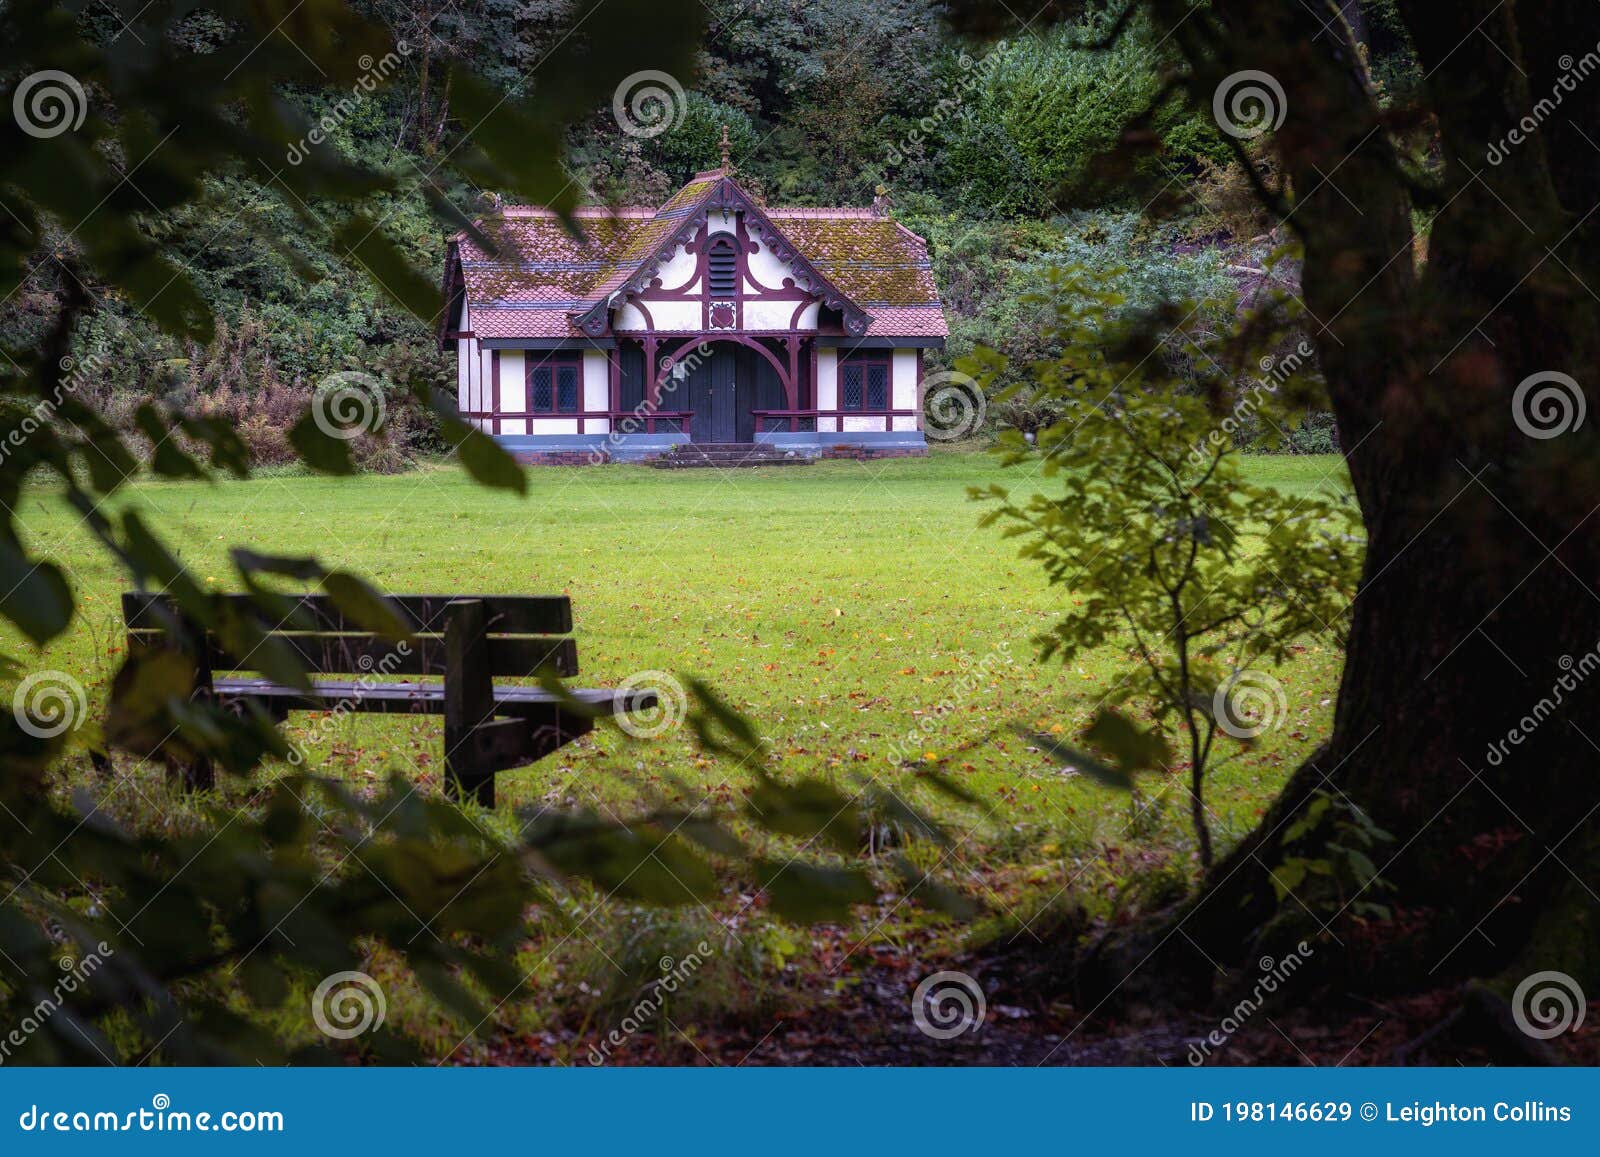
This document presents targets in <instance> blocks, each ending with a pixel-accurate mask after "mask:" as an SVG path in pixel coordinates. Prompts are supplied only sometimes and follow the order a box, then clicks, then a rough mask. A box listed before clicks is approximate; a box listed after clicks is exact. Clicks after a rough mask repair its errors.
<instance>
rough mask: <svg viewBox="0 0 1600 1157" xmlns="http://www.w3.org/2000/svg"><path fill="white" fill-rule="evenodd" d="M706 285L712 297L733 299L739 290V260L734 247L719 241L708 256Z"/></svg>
mask: <svg viewBox="0 0 1600 1157" xmlns="http://www.w3.org/2000/svg"><path fill="white" fill-rule="evenodd" d="M706 285H707V287H708V288H709V289H710V291H711V296H712V297H720V298H728V297H733V296H734V295H735V294H737V293H738V290H739V259H738V257H737V256H736V255H735V254H734V252H733V246H732V245H730V244H728V242H726V241H718V242H716V243H715V244H714V245H712V246H711V252H709V253H707V254H706Z"/></svg>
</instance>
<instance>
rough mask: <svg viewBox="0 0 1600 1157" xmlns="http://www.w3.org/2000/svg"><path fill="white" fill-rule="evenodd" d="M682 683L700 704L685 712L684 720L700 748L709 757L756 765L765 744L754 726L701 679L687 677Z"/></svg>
mask: <svg viewBox="0 0 1600 1157" xmlns="http://www.w3.org/2000/svg"><path fill="white" fill-rule="evenodd" d="M685 682H687V683H688V684H689V690H690V691H692V692H693V693H694V697H695V698H696V699H697V700H698V701H699V703H700V708H699V709H698V710H695V711H691V712H689V719H688V722H689V728H690V730H692V731H693V732H694V735H695V738H696V739H697V740H698V741H699V743H700V745H701V746H702V747H704V748H705V749H706V750H707V751H709V752H711V753H712V754H713V755H723V756H727V757H729V758H731V759H736V760H739V761H740V762H746V761H749V762H753V763H757V766H759V761H760V760H761V759H762V757H764V756H765V754H766V743H765V741H763V740H762V738H761V736H760V734H758V733H757V731H756V729H755V725H754V724H753V723H751V722H750V721H749V720H748V719H746V718H745V717H744V716H743V715H741V714H739V712H737V711H735V710H734V709H733V708H732V707H730V706H728V704H727V703H725V702H723V700H722V697H721V696H719V695H718V694H717V693H716V692H715V691H713V690H712V689H711V688H710V687H708V686H707V685H706V684H705V683H704V682H702V681H701V680H699V679H695V678H689V679H687V680H685ZM724 737H726V738H724ZM729 740H731V741H732V742H731V743H730V742H729Z"/></svg>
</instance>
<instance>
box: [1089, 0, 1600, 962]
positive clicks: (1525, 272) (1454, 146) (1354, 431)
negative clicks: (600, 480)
mask: <svg viewBox="0 0 1600 1157" xmlns="http://www.w3.org/2000/svg"><path fill="white" fill-rule="evenodd" d="M1400 7H1401V9H1402V12H1403V14H1404V16H1405V18H1406V20H1407V22H1408V24H1409V25H1410V30H1411V33H1412V36H1413V39H1414V41H1415V43H1416V45H1417V49H1418V52H1419V53H1420V55H1421V57H1422V60H1423V67H1424V69H1425V70H1426V71H1427V72H1428V82H1427V87H1428V95H1427V99H1428V101H1429V103H1430V105H1431V108H1430V109H1428V110H1426V111H1428V112H1429V113H1431V115H1432V117H1433V118H1434V121H1433V123H1434V124H1436V125H1437V138H1436V148H1437V150H1438V152H1439V153H1441V154H1442V157H1441V158H1440V159H1441V161H1442V166H1441V171H1442V174H1443V179H1442V183H1441V185H1440V187H1439V188H1437V189H1434V190H1421V189H1419V188H1418V182H1417V181H1416V180H1414V179H1412V178H1410V177H1408V176H1407V175H1406V173H1405V172H1404V171H1403V169H1402V165H1401V163H1400V161H1401V158H1400V156H1399V155H1398V151H1397V148H1396V146H1395V144H1394V143H1393V142H1392V139H1391V135H1390V131H1389V128H1388V125H1389V124H1390V123H1391V122H1392V121H1394V120H1395V119H1396V118H1394V117H1392V116H1391V117H1387V118H1386V117H1385V115H1384V114H1383V113H1381V112H1380V110H1379V109H1378V108H1377V107H1376V106H1375V104H1374V102H1373V100H1372V98H1371V96H1370V95H1369V93H1368V91H1367V88H1366V85H1365V83H1364V77H1363V70H1362V69H1361V68H1360V66H1359V62H1358V58H1357V55H1356V52H1355V46H1354V45H1353V44H1352V43H1351V42H1350V41H1349V40H1348V38H1347V37H1346V36H1344V35H1343V34H1342V32H1341V33H1340V34H1338V35H1335V32H1336V31H1338V30H1337V29H1336V28H1330V29H1327V30H1322V29H1321V28H1320V25H1319V22H1318V21H1316V19H1315V17H1314V15H1313V14H1312V13H1311V9H1310V8H1309V7H1307V6H1304V5H1298V4H1289V5H1277V4H1271V3H1261V2H1253V0H1214V3H1213V4H1212V6H1211V11H1212V16H1209V17H1203V16H1193V13H1191V12H1190V11H1189V9H1188V8H1187V6H1186V5H1182V4H1176V3H1168V2H1167V0H1153V2H1152V3H1151V8H1152V10H1153V11H1154V13H1155V14H1156V16H1157V18H1158V20H1159V21H1161V22H1163V23H1164V24H1165V25H1166V26H1167V27H1168V28H1170V29H1171V30H1172V34H1173V37H1174V40H1175V42H1177V43H1178V44H1179V45H1180V46H1181V49H1182V51H1183V53H1184V55H1185V57H1186V58H1187V60H1188V63H1189V64H1190V66H1191V69H1192V76H1193V79H1192V82H1191V97H1192V99H1193V100H1194V101H1195V103H1196V105H1197V106H1199V107H1210V102H1211V96H1212V93H1213V91H1214V90H1215V88H1216V86H1217V85H1218V84H1220V83H1221V82H1222V81H1223V80H1224V78H1226V77H1228V76H1229V75H1230V74H1233V73H1236V72H1238V71H1240V70H1244V69H1260V70H1265V71H1268V72H1270V73H1271V74H1272V75H1273V76H1274V77H1275V78H1276V80H1277V81H1278V82H1279V83H1280V84H1281V85H1282V87H1283V89H1284V93H1285V98H1286V102H1287V115H1286V118H1285V120H1284V123H1283V125H1282V127H1281V129H1280V130H1279V132H1278V134H1277V138H1276V143H1277V147H1278V150H1279V153H1280V160H1281V163H1282V166H1283V170H1284V172H1285V173H1286V174H1287V175H1288V180H1289V186H1290V188H1291V189H1292V191H1293V196H1294V200H1293V202H1292V208H1291V210H1290V211H1289V212H1288V214H1287V223H1288V225H1289V226H1290V227H1291V228H1292V229H1293V230H1294V231H1295V232H1296V233H1297V234H1298V236H1299V238H1300V240H1301V242H1302V244H1303V246H1304V253H1305V264H1304V274H1303V278H1304V294H1305V304H1306V306H1307V309H1308V311H1309V314H1310V318H1309V319H1308V320H1309V322H1310V324H1311V325H1312V328H1313V329H1314V331H1315V334H1316V343H1317V346H1318V350H1319V353H1320V358H1321V366H1322V370H1323V373H1324V376H1325V378H1326V380H1327V384H1328V391H1329V395H1330V398H1331V403H1332V406H1333V409H1334V412H1335V414H1336V417H1337V419H1338V424H1339V430H1340V443H1341V445H1342V446H1343V447H1345V448H1346V449H1345V455H1346V459H1347V462H1348V464H1349V468H1350V473H1351V477H1352V479H1353V481H1354V485H1355V490H1356V494H1357V497H1358V501H1359V503H1360V506H1361V510H1362V513H1363V516H1364V520H1365V523H1366V530H1367V535H1368V546H1367V562H1366V569H1365V575H1364V578H1363V581H1362V584H1361V588H1360V592H1359V594H1358V596H1357V598H1356V600H1355V602H1354V604H1353V606H1352V608H1351V616H1350V633H1349V645H1348V653H1347V656H1346V662H1345V669H1344V674H1343V677H1342V681H1341V685H1340V690H1339V698H1338V705H1337V708H1336V712H1335V719H1334V725H1333V731H1332V734H1331V735H1330V736H1329V737H1328V740H1327V742H1326V744H1325V745H1324V746H1323V747H1322V748H1320V749H1319V750H1318V752H1317V753H1316V754H1315V755H1313V757H1312V758H1311V759H1310V760H1308V761H1307V762H1306V764H1305V765H1303V766H1302V767H1301V768H1300V769H1299V770H1298V771H1297V772H1296V773H1295V774H1294V775H1293V776H1292V777H1291V779H1290V781H1289V783H1288V785H1287V786H1286V788H1285V789H1284V791H1283V793H1282V795H1281V796H1280V797H1279V799H1278V800H1277V801H1276V802H1275V804H1274V805H1273V807H1272V808H1271V809H1270V810H1269V812H1268V814H1267V815H1266V817H1265V819H1264V820H1263V821H1262V823H1261V824H1260V826H1259V827H1258V828H1257V829H1256V830H1255V831H1254V832H1252V833H1251V834H1250V835H1249V836H1248V837H1247V838H1246V839H1245V840H1244V841H1243V842H1242V843H1241V844H1240V845H1239V846H1238V847H1237V848H1235V849H1234V850H1233V851H1232V852H1231V853H1230V854H1228V855H1227V856H1226V857H1224V859H1223V860H1222V861H1221V862H1220V863H1219V864H1218V865H1217V866H1216V868H1215V869H1214V870H1213V871H1212V872H1210V873H1209V874H1208V876H1207V877H1206V880H1205V882H1204V885H1203V887H1202V889H1201V891H1200V892H1199V894H1198V895H1197V896H1196V897H1194V898H1193V899H1192V900H1190V901H1189V902H1188V903H1186V904H1185V905H1184V906H1183V907H1182V908H1181V909H1179V910H1178V911H1177V912H1175V913H1172V914H1170V915H1169V916H1168V917H1167V918H1166V919H1165V920H1164V921H1163V922H1161V923H1159V924H1157V925H1156V926H1155V927H1153V928H1147V929H1145V930H1144V932H1143V933H1142V934H1141V935H1140V936H1139V937H1136V938H1132V939H1130V940H1129V941H1128V942H1127V943H1126V944H1124V945H1123V946H1121V950H1120V951H1116V950H1113V951H1110V952H1108V953H1106V954H1104V956H1103V957H1102V959H1101V961H1100V963H1102V964H1103V965H1105V966H1106V968H1107V972H1106V975H1105V976H1104V978H1103V979H1104V980H1105V981H1106V982H1107V983H1108V984H1112V983H1114V984H1118V985H1120V984H1122V983H1124V982H1125V981H1126V979H1127V971H1126V970H1127V969H1128V968H1129V967H1134V968H1138V967H1142V961H1143V960H1144V959H1146V958H1147V957H1148V956H1149V953H1150V951H1151V946H1152V944H1156V945H1158V946H1164V950H1163V952H1162V953H1160V954H1158V955H1159V956H1160V957H1161V958H1162V959H1164V960H1165V961H1167V962H1168V963H1169V964H1174V963H1175V964H1177V965H1178V966H1179V970H1180V971H1182V970H1184V969H1187V968H1192V969H1193V970H1194V971H1193V972H1192V973H1190V975H1192V976H1194V977H1195V978H1196V979H1200V978H1202V977H1204V978H1209V977H1211V976H1212V975H1213V974H1214V973H1215V964H1216V963H1217V962H1221V963H1224V964H1226V963H1229V962H1234V963H1242V962H1244V961H1247V960H1253V959H1254V958H1255V957H1256V956H1258V955H1261V954H1263V953H1265V954H1269V955H1270V954H1273V953H1274V952H1276V951H1281V950H1282V949H1283V947H1284V944H1285V943H1286V942H1297V941H1298V940H1299V939H1300V938H1302V937H1303V936H1305V935H1307V934H1308V933H1309V934H1313V935H1318V936H1322V937H1323V938H1324V942H1325V943H1328V944H1330V945H1334V946H1335V951H1332V952H1324V953H1320V954H1319V955H1320V957H1321V960H1320V961H1319V963H1320V964H1321V965H1322V967H1323V968H1324V969H1329V968H1331V969H1337V970H1338V971H1339V972H1340V973H1342V974H1343V976H1344V978H1345V979H1346V980H1349V981H1353V982H1354V983H1355V984H1356V985H1358V986H1362V987H1367V988H1371V989H1391V988H1402V989H1404V988H1416V987H1431V986H1434V985H1438V984H1442V983H1444V982H1446V981H1448V980H1451V979H1459V978H1461V977H1474V976H1477V977H1495V976H1499V977H1501V978H1502V982H1503V983H1505V984H1511V983H1515V980H1516V979H1517V978H1520V977H1521V976H1523V975H1525V974H1527V973H1531V972H1533V971H1539V970H1545V969H1555V970H1560V971H1564V972H1567V973H1569V974H1571V975H1573V976H1574V977H1576V978H1577V979H1579V980H1580V982H1582V983H1584V984H1586V985H1592V986H1593V987H1591V988H1590V991H1594V990H1596V989H1597V988H1600V941H1597V939H1596V937H1595V936H1594V935H1593V930H1594V929H1595V927H1596V925H1597V921H1600V900H1597V899H1596V895H1595V891H1591V890H1590V889H1591V888H1596V890H1597V891H1600V887H1596V885H1594V884H1593V883H1592V881H1594V880H1595V878H1596V876H1597V873H1596V871H1595V869H1596V868H1597V867H1600V822H1597V817H1600V791H1597V790H1596V787H1595V768H1596V765H1597V763H1600V593H1597V589H1596V584H1597V576H1600V471H1597V466H1596V464H1597V461H1600V453H1597V439H1596V437H1595V433H1594V430H1595V425H1594V423H1593V422H1590V421H1584V422H1582V424H1574V422H1573V420H1572V417H1570V416H1569V417H1568V418H1567V420H1566V421H1565V422H1561V421H1559V419H1558V420H1556V421H1548V420H1547V421H1546V422H1544V423H1543V425H1544V427H1545V428H1544V429H1538V427H1539V426H1540V425H1541V423H1540V422H1539V420H1538V415H1537V414H1536V413H1535V414H1533V415H1532V416H1531V417H1530V410H1531V409H1532V407H1530V406H1529V404H1528V402H1529V396H1523V397H1521V398H1520V399H1519V397H1518V393H1517V391H1518V386H1519V384H1520V383H1522V382H1524V381H1525V380H1526V379H1528V378H1529V377H1530V376H1531V375H1537V374H1547V373H1550V372H1559V373H1563V374H1567V375H1570V377H1571V378H1572V379H1574V380H1575V382H1576V389H1575V390H1574V389H1573V388H1572V387H1569V386H1566V385H1564V384H1560V383H1557V384H1556V386H1555V388H1556V389H1558V390H1560V391H1561V395H1562V396H1564V398H1565V404H1566V406H1567V407H1568V410H1567V412H1568V414H1569V415H1575V414H1576V411H1577V408H1578V407H1583V408H1585V409H1587V410H1589V411H1594V412H1595V414H1596V416H1597V417H1600V393H1597V390H1596V386H1597V384H1600V367H1597V364H1596V358H1595V353H1596V349H1595V346H1596V344H1597V342H1600V299H1597V298H1596V296H1595V292H1592V290H1600V268H1597V266H1596V263H1595V262H1594V261H1593V260H1591V259H1590V258H1591V254H1592V252H1593V249H1592V246H1593V243H1594V238H1595V235H1596V230H1595V228H1594V224H1595V222H1596V221H1597V220H1600V214H1595V208H1596V205H1597V196H1600V163H1597V162H1600V156H1596V155H1595V153H1596V152H1600V116H1596V115H1595V113H1596V103H1595V102H1597V101H1600V85H1595V87H1596V89H1597V92H1596V93H1594V94H1593V95H1591V94H1588V93H1587V92H1584V91H1579V92H1578V93H1577V94H1576V95H1571V94H1565V95H1566V101H1565V102H1564V103H1562V104H1561V106H1560V108H1559V110H1558V114H1557V115H1558V116H1559V118H1560V123H1559V125H1558V124H1557V123H1556V120H1557V116H1552V117H1551V118H1550V120H1549V125H1550V129H1551V131H1548V132H1535V133H1532V134H1525V135H1526V136H1527V139H1526V140H1525V141H1524V142H1523V143H1521V144H1515V145H1513V146H1512V150H1513V155H1512V156H1511V157H1510V158H1509V159H1508V160H1506V161H1505V162H1504V163H1501V164H1498V165H1496V164H1493V163H1492V162H1491V161H1490V160H1489V159H1488V158H1489V157H1490V155H1491V150H1492V147H1493V146H1495V145H1496V144H1497V143H1499V142H1502V141H1505V140H1506V139H1508V134H1509V133H1510V130H1512V129H1513V128H1516V127H1518V123H1519V121H1521V119H1522V118H1523V117H1524V116H1526V115H1528V112H1529V108H1530V107H1531V102H1532V101H1537V100H1538V99H1539V98H1540V97H1541V96H1544V95H1547V94H1548V93H1549V91H1550V86H1551V85H1552V84H1558V83H1559V82H1558V81H1556V80H1555V79H1554V78H1555V76H1556V75H1557V73H1556V72H1555V71H1553V70H1555V69H1556V67H1557V63H1556V58H1555V57H1552V58H1550V59H1544V58H1542V57H1541V58H1540V59H1536V60H1535V59H1530V58H1529V57H1528V56H1527V55H1526V54H1528V53H1529V51H1530V46H1531V45H1537V46H1539V49H1538V50H1539V52H1541V53H1550V52H1555V53H1556V54H1557V56H1559V53H1560V52H1565V51H1575V52H1578V53H1582V52H1584V51H1587V50H1588V49H1589V48H1591V47H1593V46H1594V45H1595V44H1596V43H1597V41H1600V11H1596V9H1595V8H1594V6H1593V5H1592V4H1577V3H1571V4H1559V5H1553V6H1552V7H1555V8H1557V9H1559V11H1558V12H1557V13H1547V12H1546V11H1545V10H1543V9H1541V11H1540V12H1539V13H1538V14H1537V15H1535V16H1533V17H1531V18H1530V19H1529V21H1528V25H1533V24H1539V25H1540V27H1539V28H1537V29H1530V28H1529V27H1526V26H1522V27H1519V26H1518V22H1517V19H1516V14H1515V12H1516V10H1514V9H1513V8H1512V7H1511V6H1500V5H1496V4H1495V3H1494V0H1467V2H1464V3H1459V4H1456V5H1452V6H1447V7H1440V6H1437V5H1432V4H1425V3H1421V2H1420V0H1402V2H1401V5H1400ZM1191 16H1193V18H1192V19H1191V18H1190V17H1191ZM1475 30H1476V33H1475ZM1519 68H1521V69H1522V70H1524V71H1526V72H1527V73H1528V76H1529V78H1530V79H1528V80H1526V81H1525V80H1524V79H1523V76H1522V73H1521V72H1519ZM1541 85H1542V86H1543V87H1542V88H1541V87H1539V86H1541ZM1530 86H1533V91H1532V93H1531V94H1530V91H1529V90H1530ZM1579 88H1580V90H1581V88H1582V83H1581V82H1580V85H1579ZM1585 135H1587V136H1588V137H1589V138H1591V139H1592V147H1591V145H1587V144H1583V137H1584V136H1585ZM1573 141H1576V142H1578V145H1579V146H1581V147H1574V146H1573V145H1572V142H1573ZM1414 198H1415V199H1416V200H1417V201H1420V202H1423V203H1428V202H1432V203H1433V204H1435V205H1437V206H1438V213H1437V216H1436V217H1435V218H1434V219H1433V223H1432V228H1431V231H1430V232H1429V235H1428V237H1427V252H1426V259H1425V261H1423V260H1419V259H1418V254H1417V253H1416V251H1415V239H1414V238H1413V236H1412V229H1411V216H1412V208H1413V199H1414ZM1590 214H1595V215H1594V216H1593V217H1591V216H1590ZM1547 384H1548V383H1547ZM1535 388H1537V387H1535ZM1551 397H1552V398H1555V397H1557V395H1552V396H1551ZM1552 413H1554V412H1553V411H1552ZM1548 417H1549V415H1547V418H1548ZM1555 425H1564V426H1565V427H1566V428H1565V429H1564V431H1563V432H1561V433H1559V434H1558V435H1556V436H1547V437H1537V436H1533V435H1531V434H1530V433H1529V432H1527V430H1526V429H1525V427H1532V428H1535V429H1536V432H1538V433H1548V431H1549V429H1551V428H1553V427H1554V426H1555ZM1530 724H1531V726H1530ZM1319 792H1320V793H1328V794H1330V795H1332V796H1333V797H1334V798H1335V799H1337V800H1340V801H1341V802H1343V803H1345V804H1347V805H1350V806H1354V807H1356V808H1359V809H1361V810H1362V811H1363V812H1365V813H1367V814H1368V815H1369V816H1370V817H1371V818H1372V820H1373V821H1374V822H1376V823H1377V824H1378V825H1379V826H1380V827H1382V828H1384V829H1386V830H1387V831H1389V832H1390V833H1392V835H1393V842H1392V843H1389V844H1387V845H1385V846H1382V847H1380V848H1378V849H1377V851H1376V852H1375V853H1374V855H1373V859H1374V861H1375V862H1376V863H1377V865H1378V867H1379V869H1380V872H1381V876H1382V877H1383V879H1384V880H1385V881H1386V882H1387V884H1388V885H1390V886H1391V887H1392V889H1393V890H1392V891H1389V892H1384V893H1379V892H1376V891H1374V892H1372V893H1371V894H1370V895H1368V896H1366V897H1364V898H1366V899H1371V900H1374V901H1378V902H1382V903H1384V904H1386V905H1388V906H1389V908H1390V909H1391V913H1392V915H1391V918H1390V919H1388V920H1379V919H1370V918H1363V917H1358V916H1356V915H1355V914H1354V913H1353V912H1352V911H1351V909H1350V907H1349V904H1348V900H1353V899H1359V898H1363V897H1349V898H1347V903H1346V904H1345V906H1344V907H1342V908H1336V909H1334V910H1328V908H1327V907H1326V906H1323V907H1317V906H1308V907H1310V908H1311V910H1310V911H1306V910H1305V909H1304V908H1302V907H1301V906H1300V905H1299V904H1298V903H1297V902H1296V900H1295V899H1294V898H1292V897H1291V898H1287V899H1285V900H1283V901H1282V902H1281V903H1280V902H1279V901H1278V899H1277V896H1276V893H1275V892H1274V890H1273V888H1272V887H1271V881H1270V879H1269V875H1268V873H1269V871H1270V870H1271V868H1272V867H1273V866H1275V865H1276V864H1278V863H1279V862H1280V861H1281V859H1282V858H1283V855H1284V850H1283V832H1284V830H1285V828H1286V827H1287V825H1288V824H1289V822H1290V821H1291V820H1292V819H1293V818H1294V817H1296V816H1297V815H1299V814H1300V813H1301V811H1302V809H1303V808H1304V806H1305V804H1306V803H1307V802H1308V801H1309V800H1311V799H1312V798H1314V796H1315V795H1316V794H1317V793H1319ZM1302 854H1303V853H1302ZM1180 932H1181V933H1182V934H1181V935H1179V934H1178V933H1180ZM1334 938H1336V940H1335V939H1334Z"/></svg>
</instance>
